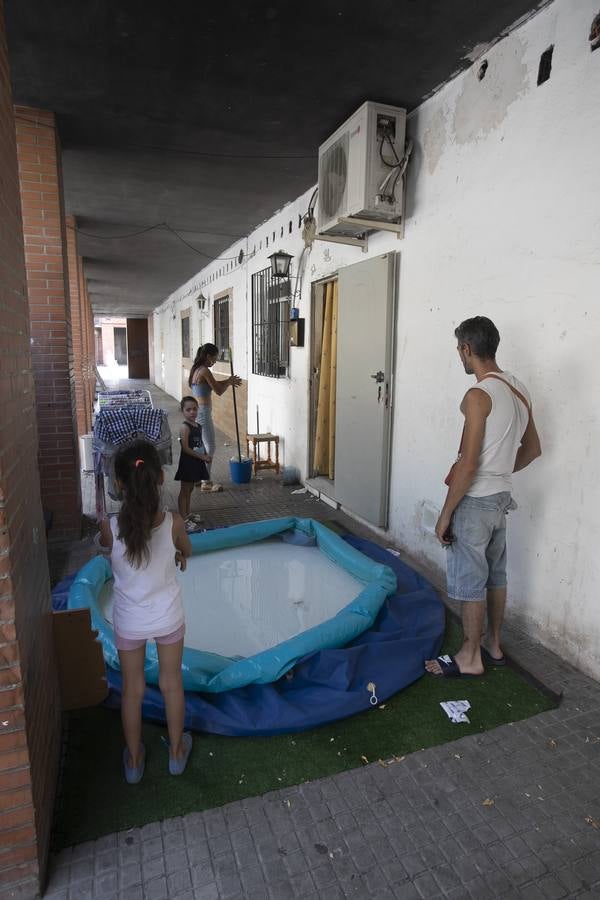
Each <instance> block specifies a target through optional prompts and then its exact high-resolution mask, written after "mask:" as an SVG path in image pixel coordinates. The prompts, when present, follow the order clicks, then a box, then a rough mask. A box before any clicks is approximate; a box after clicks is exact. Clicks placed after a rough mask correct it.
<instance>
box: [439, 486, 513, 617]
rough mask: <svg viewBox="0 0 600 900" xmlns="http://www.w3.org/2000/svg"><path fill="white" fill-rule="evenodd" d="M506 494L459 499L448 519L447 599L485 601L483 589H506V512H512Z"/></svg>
mask: <svg viewBox="0 0 600 900" xmlns="http://www.w3.org/2000/svg"><path fill="white" fill-rule="evenodd" d="M515 507H516V503H515V502H514V500H511V496H510V493H509V492H508V491H502V492H501V493H499V494H490V495H489V496H487V497H469V496H468V495H467V496H465V497H463V499H462V500H461V501H460V503H459V504H458V506H457V507H456V509H455V510H454V516H453V518H452V532H453V534H454V542H453V543H452V544H451V545H450V546H449V547H448V550H447V574H448V596H449V597H451V598H452V599H453V600H466V601H469V600H485V592H486V589H487V588H503V587H506V513H507V512H508V511H509V510H510V509H515Z"/></svg>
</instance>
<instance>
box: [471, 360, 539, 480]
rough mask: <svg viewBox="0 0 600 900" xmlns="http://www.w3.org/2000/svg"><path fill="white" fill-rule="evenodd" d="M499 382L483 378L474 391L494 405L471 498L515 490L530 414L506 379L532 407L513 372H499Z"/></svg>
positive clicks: (487, 421) (494, 379)
mask: <svg viewBox="0 0 600 900" xmlns="http://www.w3.org/2000/svg"><path fill="white" fill-rule="evenodd" d="M498 376H499V378H488V377H487V376H485V375H484V376H483V378H482V380H481V381H478V382H477V384H476V385H474V387H476V388H477V389H478V390H480V391H485V393H486V394H487V395H488V396H489V398H490V400H491V401H492V408H491V410H490V414H489V416H488V417H487V419H486V420H485V432H484V435H483V443H482V445H481V453H480V455H479V468H478V469H477V474H476V476H475V480H474V481H473V484H472V485H471V487H470V488H469V490H468V491H467V494H468V496H470V497H487V496H488V495H489V494H498V493H500V491H510V490H511V488H512V478H511V475H512V472H513V469H514V467H515V459H516V456H517V450H518V449H519V446H520V444H521V439H522V438H523V435H524V433H525V429H526V428H527V423H528V421H529V412H528V410H527V408H526V407H525V404H524V403H523V401H522V400H519V398H518V397H517V396H516V395H515V394H514V393H513V392H512V391H511V389H510V388H509V387H508V385H507V384H503V383H502V382H501V381H500V380H499V379H500V378H503V379H504V381H505V382H508V384H512V385H513V387H515V388H516V389H517V390H518V391H519V392H520V393H521V394H523V396H524V397H525V398H526V400H527V402H528V403H529V405H530V406H531V399H530V397H529V394H528V393H527V389H526V388H525V387H524V386H523V385H522V384H521V382H520V381H517V379H516V378H515V377H514V375H511V374H510V373H509V372H498Z"/></svg>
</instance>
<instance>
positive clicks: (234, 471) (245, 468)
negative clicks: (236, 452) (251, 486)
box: [229, 459, 252, 484]
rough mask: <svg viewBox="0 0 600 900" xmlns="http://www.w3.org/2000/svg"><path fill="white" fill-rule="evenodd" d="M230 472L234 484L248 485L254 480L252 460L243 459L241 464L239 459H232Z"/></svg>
mask: <svg viewBox="0 0 600 900" xmlns="http://www.w3.org/2000/svg"><path fill="white" fill-rule="evenodd" d="M229 471H230V474H231V480H232V481H233V483H234V484H248V482H249V481H250V479H251V478H252V460H251V459H242V461H241V462H240V461H239V459H230V460H229Z"/></svg>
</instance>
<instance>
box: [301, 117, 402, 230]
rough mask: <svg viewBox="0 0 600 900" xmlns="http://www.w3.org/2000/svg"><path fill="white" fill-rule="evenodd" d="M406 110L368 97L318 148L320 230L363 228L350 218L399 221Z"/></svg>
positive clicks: (363, 228)
mask: <svg viewBox="0 0 600 900" xmlns="http://www.w3.org/2000/svg"><path fill="white" fill-rule="evenodd" d="M405 136H406V110H405V109H400V108H399V107H397V106H384V105H383V104H382V103H373V102H371V101H367V102H366V103H363V105H362V106H361V107H360V108H359V109H357V110H356V112H355V113H354V115H353V116H351V117H350V118H349V119H348V120H347V121H346V122H344V124H343V125H341V126H340V128H338V129H337V131H335V132H334V134H332V135H331V137H330V138H329V139H328V140H326V141H325V143H324V144H321V146H320V147H319V210H318V226H319V229H318V230H319V232H320V233H321V234H332V235H335V234H339V235H352V234H357V233H360V232H364V231H365V225H364V223H363V224H362V225H360V224H358V223H357V224H356V225H354V224H352V223H351V222H350V223H348V222H340V221H339V219H347V218H352V217H357V218H363V219H369V220H375V221H380V222H399V221H400V219H401V217H402V191H403V183H402V176H401V172H400V168H399V163H400V161H401V160H402V157H403V155H404V142H405Z"/></svg>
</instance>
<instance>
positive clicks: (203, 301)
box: [198, 293, 208, 312]
mask: <svg viewBox="0 0 600 900" xmlns="http://www.w3.org/2000/svg"><path fill="white" fill-rule="evenodd" d="M207 304H208V300H207V299H206V297H205V296H204V294H202V293H200V294H199V296H198V309H199V310H200V312H204V310H205V309H206V306H207Z"/></svg>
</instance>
